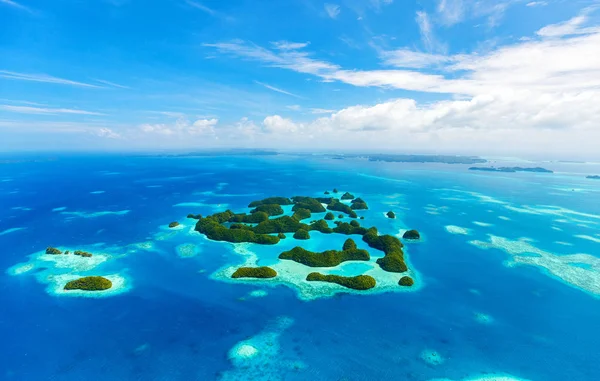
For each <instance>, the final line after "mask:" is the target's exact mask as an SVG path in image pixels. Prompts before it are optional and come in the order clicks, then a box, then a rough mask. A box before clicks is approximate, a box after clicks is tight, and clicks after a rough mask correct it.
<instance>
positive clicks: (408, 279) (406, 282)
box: [398, 276, 415, 287]
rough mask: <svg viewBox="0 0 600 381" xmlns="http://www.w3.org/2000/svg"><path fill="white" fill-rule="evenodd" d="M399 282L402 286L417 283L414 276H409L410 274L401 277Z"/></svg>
mask: <svg viewBox="0 0 600 381" xmlns="http://www.w3.org/2000/svg"><path fill="white" fill-rule="evenodd" d="M398 284H399V285H400V286H405V287H410V286H412V285H413V284H415V281H414V280H413V278H411V277H409V276H403V277H402V278H400V280H399V281H398Z"/></svg>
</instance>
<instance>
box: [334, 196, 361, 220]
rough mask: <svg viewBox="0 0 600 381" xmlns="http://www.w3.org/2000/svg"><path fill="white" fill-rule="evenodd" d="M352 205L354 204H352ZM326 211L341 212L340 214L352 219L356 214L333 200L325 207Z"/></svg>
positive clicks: (336, 200) (346, 206)
mask: <svg viewBox="0 0 600 381" xmlns="http://www.w3.org/2000/svg"><path fill="white" fill-rule="evenodd" d="M352 205H354V204H352ZM327 209H329V210H333V211H336V212H342V213H346V214H347V215H349V216H350V217H352V218H356V217H357V215H356V212H355V211H354V210H352V208H351V207H350V206H348V205H346V204H344V203H342V202H340V201H339V200H338V199H333V200H332V201H331V203H330V204H329V205H327Z"/></svg>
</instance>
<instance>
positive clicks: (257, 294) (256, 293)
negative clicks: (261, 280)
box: [248, 290, 269, 298]
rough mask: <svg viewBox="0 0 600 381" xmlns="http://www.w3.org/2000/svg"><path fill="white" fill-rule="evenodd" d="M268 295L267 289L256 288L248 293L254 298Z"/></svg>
mask: <svg viewBox="0 0 600 381" xmlns="http://www.w3.org/2000/svg"><path fill="white" fill-rule="evenodd" d="M267 295H269V293H268V292H267V290H254V291H251V292H250V293H249V294H248V296H250V297H252V298H264V297H265V296H267Z"/></svg>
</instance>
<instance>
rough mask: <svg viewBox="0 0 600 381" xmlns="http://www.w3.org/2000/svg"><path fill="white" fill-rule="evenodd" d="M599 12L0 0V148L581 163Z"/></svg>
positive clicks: (359, 1) (460, 2) (503, 3)
mask: <svg viewBox="0 0 600 381" xmlns="http://www.w3.org/2000/svg"><path fill="white" fill-rule="evenodd" d="M599 6H600V2H599V1H597V0H595V1H591V0H589V1H586V0H580V1H578V0H570V1H567V0H546V1H521V0H495V1H491V0H474V1H468V0H421V1H410V0H339V1H333V0H332V1H328V2H323V1H315V0H285V1H266V0H264V1H260V0H252V1H251V0H219V1H216V0H212V1H210V0H204V1H196V0H164V1H161V0H145V1H142V0H55V1H52V2H48V1H41V0H0V150H21V149H33V150H37V149H69V150H146V149H151V150H154V149H189V148H206V147H269V148H282V149H290V148H291V149H370V150H397V151H405V152H457V153H463V152H473V153H488V152H489V153H507V154H509V153H511V154H512V153H520V152H524V153H528V152H533V153H535V152H547V151H548V148H549V147H552V150H553V151H556V152H557V154H573V153H577V154H581V155H584V154H587V155H592V156H593V155H594V154H595V153H596V151H598V150H597V146H596V145H595V144H592V141H595V142H597V141H598V138H599V137H600V132H599V131H598V128H600V92H599V88H600V27H599V25H600V23H599V21H600V9H598V8H599Z"/></svg>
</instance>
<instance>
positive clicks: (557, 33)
mask: <svg viewBox="0 0 600 381" xmlns="http://www.w3.org/2000/svg"><path fill="white" fill-rule="evenodd" d="M591 11H592V9H591V8H586V9H584V10H582V11H581V13H580V14H579V15H577V16H575V17H573V18H571V19H570V20H567V21H563V22H560V23H557V24H551V25H547V26H545V27H543V28H542V29H540V30H538V31H537V32H536V34H537V35H538V36H541V37H558V38H560V37H564V36H572V35H576V34H591V33H597V32H600V27H598V26H594V27H584V25H585V24H586V23H587V22H588V21H589V16H588V14H589V13H590V12H591Z"/></svg>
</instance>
